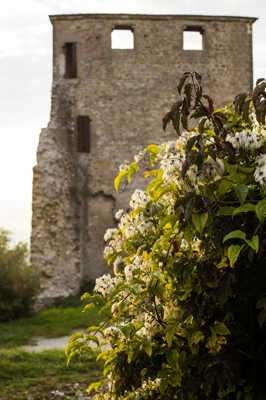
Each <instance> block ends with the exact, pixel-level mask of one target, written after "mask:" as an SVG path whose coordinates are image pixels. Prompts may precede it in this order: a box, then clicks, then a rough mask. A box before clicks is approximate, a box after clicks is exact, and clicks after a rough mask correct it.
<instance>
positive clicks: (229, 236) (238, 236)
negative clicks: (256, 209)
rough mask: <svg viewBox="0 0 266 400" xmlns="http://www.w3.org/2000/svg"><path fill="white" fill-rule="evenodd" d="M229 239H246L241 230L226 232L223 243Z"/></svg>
mask: <svg viewBox="0 0 266 400" xmlns="http://www.w3.org/2000/svg"><path fill="white" fill-rule="evenodd" d="M229 239H242V240H246V234H245V232H243V231H240V230H236V231H232V232H230V233H228V234H227V235H226V236H225V237H224V238H223V243H224V242H226V241H227V240H229Z"/></svg>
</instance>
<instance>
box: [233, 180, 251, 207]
mask: <svg viewBox="0 0 266 400" xmlns="http://www.w3.org/2000/svg"><path fill="white" fill-rule="evenodd" d="M234 189H235V193H236V195H237V197H238V200H239V201H240V203H241V204H243V203H244V202H245V200H246V198H247V195H248V191H249V188H248V186H247V185H244V184H243V183H241V184H239V185H235V187H234Z"/></svg>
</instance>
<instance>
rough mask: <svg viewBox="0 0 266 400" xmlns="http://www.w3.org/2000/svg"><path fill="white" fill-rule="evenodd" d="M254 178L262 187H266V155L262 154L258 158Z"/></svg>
mask: <svg viewBox="0 0 266 400" xmlns="http://www.w3.org/2000/svg"><path fill="white" fill-rule="evenodd" d="M254 178H255V181H256V182H258V183H259V184H260V185H261V186H266V154H261V155H260V156H258V157H257V158H256V169H255V173H254Z"/></svg>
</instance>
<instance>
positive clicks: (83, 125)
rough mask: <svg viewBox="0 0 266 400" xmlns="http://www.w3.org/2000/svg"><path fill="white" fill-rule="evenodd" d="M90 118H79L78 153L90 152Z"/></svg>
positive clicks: (81, 116)
mask: <svg viewBox="0 0 266 400" xmlns="http://www.w3.org/2000/svg"><path fill="white" fill-rule="evenodd" d="M90 122H91V120H90V118H89V117H88V116H87V115H79V116H78V117H77V151H78V153H89V152H90V147H91V146H90V134H91V132H90Z"/></svg>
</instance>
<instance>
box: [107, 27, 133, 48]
mask: <svg viewBox="0 0 266 400" xmlns="http://www.w3.org/2000/svg"><path fill="white" fill-rule="evenodd" d="M111 39H112V49H124V50H125V49H134V30H133V29H132V28H131V27H128V26H117V27H115V28H114V29H113V30H112V35H111Z"/></svg>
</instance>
